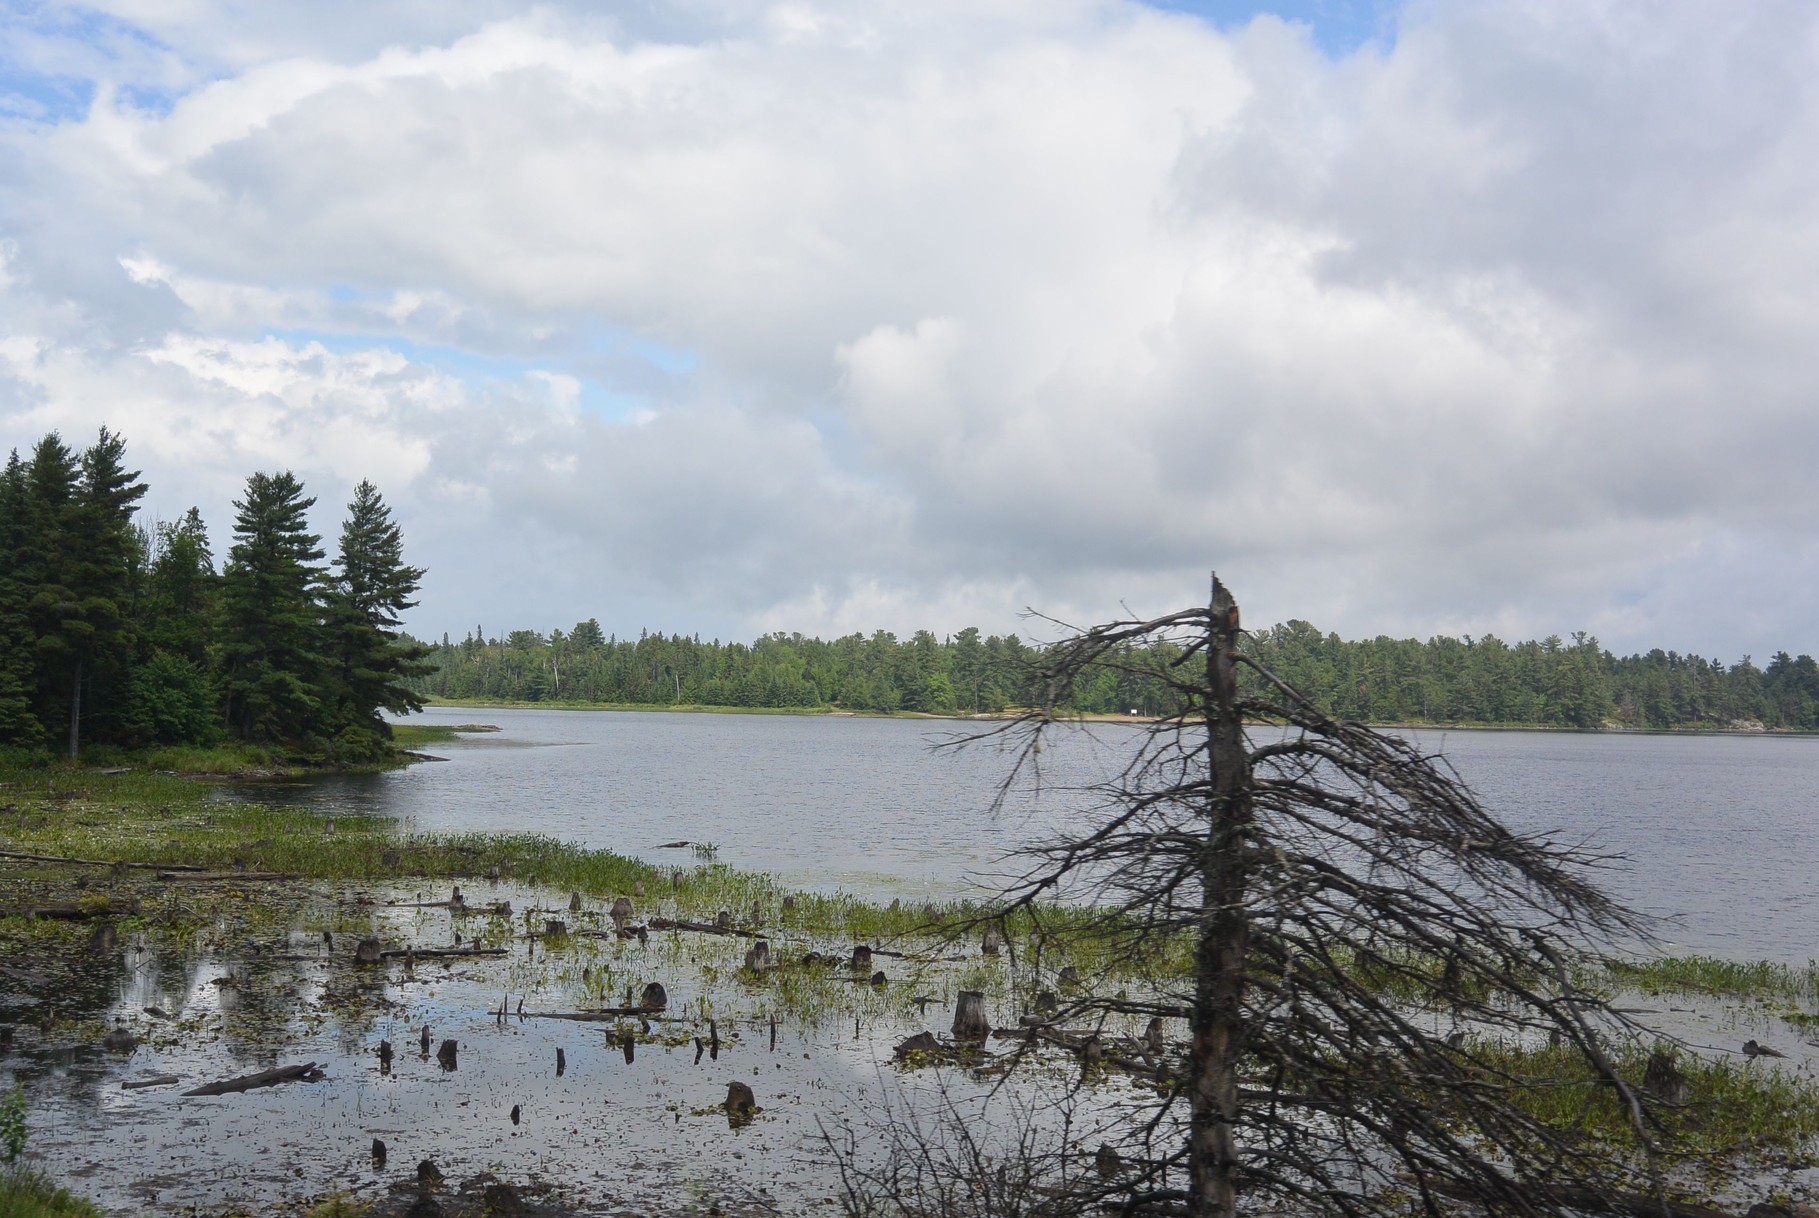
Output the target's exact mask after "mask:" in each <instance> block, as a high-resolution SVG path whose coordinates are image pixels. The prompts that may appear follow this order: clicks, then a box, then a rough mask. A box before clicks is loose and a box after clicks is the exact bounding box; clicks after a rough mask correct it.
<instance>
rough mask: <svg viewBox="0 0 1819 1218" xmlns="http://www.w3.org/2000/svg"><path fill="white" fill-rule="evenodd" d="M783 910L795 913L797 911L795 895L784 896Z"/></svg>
mask: <svg viewBox="0 0 1819 1218" xmlns="http://www.w3.org/2000/svg"><path fill="white" fill-rule="evenodd" d="M783 912H784V913H795V912H796V898H795V897H784V898H783Z"/></svg>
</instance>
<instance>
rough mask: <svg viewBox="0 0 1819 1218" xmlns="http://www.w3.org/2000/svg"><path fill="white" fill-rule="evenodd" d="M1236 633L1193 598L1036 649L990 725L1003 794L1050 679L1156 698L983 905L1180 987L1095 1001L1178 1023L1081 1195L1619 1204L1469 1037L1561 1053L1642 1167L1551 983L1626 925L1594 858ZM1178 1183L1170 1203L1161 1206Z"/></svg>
mask: <svg viewBox="0 0 1819 1218" xmlns="http://www.w3.org/2000/svg"><path fill="white" fill-rule="evenodd" d="M1241 638H1242V631H1241V629H1240V624H1239V618H1238V607H1237V605H1236V603H1235V602H1234V601H1233V599H1232V596H1231V594H1230V593H1229V592H1228V591H1227V590H1226V588H1225V587H1224V585H1223V584H1221V583H1220V582H1219V581H1218V579H1217V578H1215V579H1214V580H1213V589H1212V598H1211V602H1210V603H1209V604H1208V605H1207V606H1205V607H1203V608H1194V609H1188V610H1184V611H1182V612H1179V613H1173V614H1169V615H1167V616H1165V617H1160V618H1155V619H1153V620H1149V621H1135V620H1132V621H1120V622H1113V623H1110V624H1108V625H1104V626H1098V627H1095V628H1093V629H1091V630H1087V631H1085V632H1083V633H1079V634H1077V635H1075V636H1074V637H1072V638H1071V639H1069V640H1067V641H1064V642H1062V643H1060V644H1058V645H1056V646H1054V647H1052V648H1051V649H1049V650H1048V651H1047V652H1046V653H1045V654H1044V656H1043V658H1042V660H1041V661H1040V667H1039V670H1038V675H1039V678H1040V682H1041V686H1040V688H1041V691H1042V693H1041V697H1040V699H1039V700H1038V703H1039V704H1038V705H1037V707H1036V709H1034V710H1032V711H1031V712H1029V713H1027V714H1025V715H1023V716H1022V717H1021V718H1020V719H1018V720H1016V721H1015V722H1013V723H1010V724H1007V725H1004V726H1001V727H999V728H996V729H994V730H993V731H991V732H989V733H987V734H986V737H996V738H997V739H999V740H1004V739H1007V738H1009V739H1011V740H1012V741H1014V742H1015V744H1016V745H1017V747H1018V752H1017V756H1018V758H1019V760H1018V762H1017V765H1016V767H1015V770H1016V771H1019V772H1021V777H1020V776H1019V773H1017V772H1014V773H1013V775H1012V777H1011V778H1010V779H1008V780H1007V782H1006V786H1005V789H1006V791H1007V792H1008V791H1010V790H1012V789H1013V788H1014V787H1015V786H1016V784H1018V783H1019V782H1021V781H1022V779H1023V778H1027V777H1028V775H1029V774H1030V773H1031V772H1032V770H1033V769H1034V767H1036V766H1038V765H1040V763H1041V757H1040V754H1041V751H1042V745H1043V740H1044V737H1045V736H1046V735H1048V734H1049V733H1052V732H1053V731H1055V730H1057V729H1058V728H1060V727H1063V726H1066V719H1067V715H1066V712H1065V709H1064V708H1066V706H1067V705H1068V703H1069V699H1070V696H1071V695H1072V693H1073V691H1074V689H1075V688H1076V687H1077V686H1079V685H1082V684H1084V683H1085V682H1086V681H1088V680H1091V679H1095V678H1097V677H1100V676H1102V675H1103V673H1104V672H1105V670H1107V669H1111V670H1116V671H1119V672H1120V673H1124V674H1132V675H1136V676H1140V677H1142V678H1144V679H1148V680H1152V681H1159V682H1160V683H1161V684H1162V685H1163V686H1165V687H1166V689H1167V690H1168V692H1169V695H1170V697H1171V698H1172V699H1173V706H1174V708H1175V709H1174V712H1173V713H1172V714H1170V715H1168V716H1166V717H1165V718H1162V719H1161V720H1160V721H1158V722H1156V723H1154V724H1153V725H1150V726H1148V727H1147V728H1146V729H1144V730H1143V731H1142V732H1141V734H1140V735H1139V737H1138V739H1137V742H1136V744H1135V745H1134V746H1133V748H1132V750H1131V753H1130V756H1129V760H1128V763H1127V764H1125V765H1124V766H1123V767H1122V769H1121V771H1120V772H1119V773H1117V774H1116V775H1115V776H1114V777H1113V778H1111V779H1110V780H1109V781H1107V782H1105V783H1103V784H1101V785H1099V786H1097V787H1095V788H1092V792H1093V795H1094V802H1095V803H1096V804H1097V808H1098V810H1097V812H1096V813H1095V815H1094V816H1093V817H1092V818H1091V819H1090V821H1089V822H1088V823H1089V824H1090V825H1091V827H1090V828H1087V829H1084V830H1082V831H1081V832H1078V833H1076V834H1072V835H1069V836H1065V837H1062V838H1060V839H1057V840H1053V841H1049V842H1046V843H1042V844H1039V845H1037V846H1036V847H1033V848H1032V849H1030V850H1029V851H1028V852H1027V853H1028V855H1029V856H1030V858H1031V860H1032V861H1031V865H1030V869H1029V870H1028V871H1027V873H1026V874H1024V875H1023V876H1022V877H1021V878H1020V879H1019V880H1018V881H1016V882H1015V883H1014V884H1013V885H1011V886H1010V888H1009V889H1008V890H1007V892H1006V893H1005V896H1004V898H1003V899H1002V900H1001V901H1000V902H999V903H998V904H997V906H996V907H995V908H993V909H991V910H989V911H988V912H987V913H986V914H984V915H982V920H983V919H984V918H990V919H993V920H997V919H1001V918H1004V917H1006V916H1008V915H1011V914H1016V913H1021V914H1022V915H1024V916H1027V917H1029V918H1032V919H1034V920H1035V921H1036V922H1037V923H1038V927H1040V924H1041V922H1042V920H1043V915H1044V911H1045V909H1047V908H1052V905H1053V903H1054V902H1055V901H1056V900H1057V899H1058V898H1065V899H1067V900H1069V901H1079V900H1083V899H1084V900H1087V901H1090V902H1091V903H1092V906H1093V908H1094V910H1095V913H1094V917H1093V919H1092V923H1091V925H1092V929H1093V932H1094V933H1098V934H1102V935H1105V936H1110V937H1112V938H1114V939H1116V940H1117V941H1118V944H1119V947H1120V949H1121V950H1120V952H1119V956H1120V958H1122V959H1127V960H1143V959H1159V958H1160V957H1161V956H1162V955H1163V952H1162V950H1161V949H1163V948H1164V947H1165V946H1167V945H1168V944H1170V943H1179V942H1180V940H1181V937H1182V936H1190V937H1191V942H1192V944H1193V972H1192V976H1191V977H1189V978H1185V979H1183V978H1181V977H1179V976H1178V975H1177V976H1173V977H1171V976H1168V975H1166V974H1162V973H1160V972H1159V973H1158V974H1157V975H1156V977H1155V983H1154V984H1155V998H1154V1001H1153V1003H1143V1002H1138V1003H1132V1002H1129V1001H1124V1002H1121V1003H1119V1004H1118V1005H1117V1007H1116V1009H1117V1010H1119V1011H1121V1012H1123V1013H1125V1014H1137V1015H1153V1016H1156V1017H1161V1018H1177V1017H1180V1016H1182V1015H1183V1014H1185V1015H1186V1018H1187V1021H1188V1025H1189V1031H1190V1033H1191V1041H1190V1048H1189V1051H1188V1059H1187V1062H1186V1064H1185V1068H1184V1069H1182V1070H1181V1071H1180V1073H1179V1077H1178V1078H1177V1079H1176V1080H1175V1082H1174V1083H1173V1084H1172V1086H1171V1087H1170V1088H1169V1089H1168V1090H1166V1092H1165V1093H1164V1094H1163V1095H1162V1097H1161V1099H1160V1100H1159V1104H1160V1108H1159V1110H1158V1111H1157V1112H1156V1113H1154V1114H1153V1119H1151V1120H1149V1121H1148V1122H1147V1123H1146V1124H1143V1125H1142V1126H1141V1128H1139V1129H1138V1130H1136V1131H1135V1132H1133V1134H1132V1138H1131V1142H1132V1145H1130V1146H1128V1147H1126V1149H1127V1151H1128V1152H1129V1153H1128V1154H1127V1156H1126V1158H1127V1162H1129V1163H1131V1164H1132V1165H1133V1166H1132V1168H1131V1170H1130V1171H1129V1172H1128V1173H1127V1174H1125V1175H1124V1176H1122V1177H1120V1179H1119V1180H1118V1181H1117V1182H1116V1184H1110V1183H1108V1184H1105V1185H1104V1186H1103V1187H1104V1188H1105V1189H1106V1190H1107V1196H1108V1197H1109V1196H1110V1194H1111V1192H1112V1191H1113V1190H1116V1191H1117V1192H1118V1194H1119V1195H1120V1196H1122V1197H1123V1198H1124V1203H1125V1204H1126V1205H1127V1206H1129V1207H1131V1212H1140V1210H1141V1208H1142V1206H1143V1205H1144V1204H1146V1203H1163V1204H1167V1205H1176V1206H1179V1205H1181V1204H1182V1203H1185V1212H1186V1213H1187V1214H1189V1215H1191V1216H1192V1218H1234V1216H1235V1215H1237V1214H1239V1213H1240V1212H1250V1213H1261V1212H1268V1211H1271V1210H1281V1211H1285V1212H1295V1213H1305V1214H1321V1215H1337V1216H1339V1218H1366V1216H1372V1215H1380V1214H1387V1213H1389V1212H1392V1211H1393V1212H1396V1213H1404V1212H1406V1210H1407V1206H1408V1200H1407V1198H1408V1197H1410V1196H1412V1197H1413V1198H1414V1199H1415V1202H1416V1204H1417V1205H1419V1206H1420V1207H1421V1208H1422V1209H1423V1210H1425V1211H1426V1212H1427V1213H1429V1214H1440V1213H1443V1212H1457V1211H1458V1210H1459V1209H1460V1208H1461V1206H1460V1204H1459V1203H1460V1202H1464V1203H1466V1207H1467V1208H1471V1207H1476V1208H1479V1209H1481V1210H1483V1211H1486V1212H1490V1213H1495V1214H1511V1215H1521V1216H1524V1218H1530V1216H1536V1215H1550V1216H1558V1215H1562V1214H1564V1213H1566V1212H1567V1211H1568V1210H1571V1209H1574V1208H1584V1207H1583V1205H1580V1204H1579V1203H1577V1202H1574V1203H1572V1204H1569V1203H1568V1202H1566V1201H1562V1200H1561V1198H1562V1197H1579V1198H1581V1199H1583V1198H1584V1197H1586V1196H1614V1195H1616V1194H1617V1193H1618V1192H1619V1191H1620V1189H1619V1184H1620V1181H1619V1180H1618V1179H1616V1174H1617V1173H1616V1170H1615V1169H1614V1168H1613V1167H1612V1166H1611V1165H1610V1163H1609V1161H1608V1160H1607V1159H1604V1158H1601V1157H1600V1154H1599V1152H1598V1151H1597V1150H1596V1149H1594V1148H1591V1147H1588V1146H1587V1145H1586V1144H1585V1143H1584V1142H1583V1141H1582V1140H1580V1139H1578V1138H1576V1137H1575V1136H1573V1135H1572V1134H1571V1133H1570V1132H1562V1131H1557V1130H1555V1129H1553V1128H1550V1127H1549V1126H1548V1125H1546V1124H1545V1123H1543V1122H1542V1121H1540V1120H1538V1119H1536V1118H1535V1117H1534V1116H1533V1115H1531V1113H1530V1112H1529V1111H1528V1110H1527V1109H1526V1108H1525V1107H1524V1105H1523V1104H1522V1102H1521V1088H1522V1086H1523V1084H1522V1082H1521V1081H1520V1080H1518V1079H1516V1078H1513V1077H1511V1076H1510V1075H1509V1074H1507V1073H1506V1072H1505V1071H1504V1069H1503V1068H1501V1067H1500V1066H1499V1064H1498V1062H1497V1060H1496V1059H1495V1058H1494V1057H1493V1055H1491V1054H1489V1053H1482V1052H1480V1050H1479V1049H1478V1048H1477V1047H1476V1046H1478V1045H1479V1044H1489V1043H1491V1042H1492V1041H1493V1040H1494V1039H1495V1038H1497V1037H1503V1038H1505V1039H1518V1040H1524V1041H1527V1042H1529V1043H1535V1042H1536V1041H1537V1039H1545V1038H1547V1037H1548V1036H1550V1035H1552V1036H1554V1037H1555V1038H1556V1039H1558V1040H1559V1041H1561V1042H1563V1043H1567V1044H1570V1045H1572V1046H1573V1047H1574V1048H1576V1049H1577V1051H1578V1055H1579V1057H1580V1058H1582V1059H1583V1062H1584V1063H1585V1066H1586V1068H1587V1069H1589V1071H1590V1072H1591V1073H1592V1074H1593V1075H1594V1076H1596V1077H1598V1078H1599V1079H1601V1080H1602V1082H1603V1083H1604V1084H1605V1085H1607V1086H1608V1087H1609V1088H1611V1089H1613V1091H1614V1092H1615V1094H1616V1095H1617V1096H1618V1097H1619V1099H1620V1102H1621V1104H1622V1105H1623V1107H1624V1109H1625V1111H1626V1112H1628V1113H1629V1115H1630V1119H1631V1123H1632V1126H1633V1128H1634V1130H1635V1133H1636V1136H1637V1139H1638V1142H1639V1146H1640V1148H1641V1150H1642V1161H1643V1162H1644V1163H1645V1164H1647V1165H1648V1166H1649V1168H1650V1170H1651V1173H1652V1167H1653V1153H1654V1152H1653V1148H1652V1144H1651V1142H1650V1140H1649V1135H1648V1127H1649V1116H1650V1114H1649V1111H1648V1105H1650V1104H1651V1103H1652V1102H1653V1101H1652V1100H1651V1099H1650V1098H1649V1097H1647V1096H1645V1095H1643V1094H1642V1093H1641V1091H1640V1089H1639V1088H1632V1087H1631V1085H1630V1084H1629V1083H1628V1082H1626V1081H1625V1080H1624V1079H1622V1078H1621V1077H1619V1076H1618V1073H1617V1071H1616V1069H1615V1068H1614V1066H1613V1065H1612V1059H1611V1055H1610V1053H1609V1052H1608V1051H1607V1048H1606V1045H1607V1044H1608V1043H1609V1042H1610V1041H1611V1040H1612V1039H1613V1038H1614V1037H1615V1036H1618V1035H1621V1034H1623V1033H1624V1032H1625V1031H1626V1030H1627V1029H1626V1025H1625V1022H1624V1020H1623V1017H1622V1016H1621V1015H1620V1014H1619V1013H1617V1012H1615V1011H1613V1010H1611V1009H1610V1008H1609V1007H1608V1006H1607V1005H1606V1004H1604V1003H1603V1002H1601V1001H1600V1000H1599V999H1598V998H1597V997H1596V996H1595V995H1592V994H1588V993H1586V992H1584V991H1582V990H1579V989H1578V988H1576V986H1575V983H1574V980H1573V976H1574V974H1573V969H1572V964H1573V962H1574V960H1575V959H1576V958H1578V957H1579V956H1580V955H1581V954H1582V953H1584V952H1587V951H1589V950H1592V949H1595V948H1597V947H1599V946H1603V945H1606V944H1608V943H1609V942H1610V941H1611V940H1612V939H1614V938H1617V937H1620V936H1639V935H1644V934H1645V933H1646V931H1645V928H1644V926H1643V925H1642V923H1641V920H1640V918H1639V917H1638V916H1637V915H1634V914H1632V913H1630V912H1629V911H1627V910H1626V909H1624V908H1623V907H1621V906H1620V905H1618V904H1617V903H1615V902H1614V901H1612V900H1611V899H1610V898H1608V897H1607V896H1605V895H1604V894H1603V893H1602V892H1601V891H1600V890H1599V889H1598V888H1597V887H1596V886H1595V885H1594V884H1593V883H1592V882H1591V881H1590V880H1589V879H1588V878H1587V871H1588V868H1590V867H1592V866H1595V865H1596V864H1598V863H1600V862H1604V861H1608V860H1602V859H1599V858H1598V857H1597V856H1595V855H1592V854H1590V853H1589V852H1587V851H1586V850H1584V849H1583V848H1580V847H1576V846H1562V845H1559V844H1556V843H1554V842H1550V841H1547V840H1541V839H1538V838H1533V837H1524V836H1521V835H1518V834H1515V833H1512V832H1510V831H1509V830H1507V829H1505V828H1504V827H1503V826H1502V825H1501V824H1499V823H1498V822H1497V821H1496V820H1495V819H1494V818H1493V817H1491V816H1490V815H1489V814H1488V813H1487V812H1486V811H1485V810H1484V808H1483V807H1482V806H1480V804H1479V802H1478V800H1477V798H1476V797H1475V796H1474V795H1473V794H1472V792H1471V791H1470V790H1469V789H1468V788H1467V787H1466V785H1465V784H1464V782H1463V781H1462V780H1461V779H1460V778H1459V777H1458V776H1457V775H1456V774H1455V773H1454V772H1453V771H1452V770H1451V769H1450V768H1449V767H1448V766H1447V765H1446V764H1445V762H1444V761H1442V760H1440V759H1439V758H1435V757H1430V756H1425V755H1423V754H1422V753H1421V752H1420V751H1418V750H1417V749H1416V748H1415V747H1414V746H1413V745H1411V744H1409V743H1407V742H1406V741H1404V740H1401V739H1399V738H1396V737H1393V736H1387V735H1383V734H1379V733H1378V732H1375V731H1372V730H1370V729H1368V728H1365V727H1362V726H1360V725H1358V724H1354V723H1345V722H1339V721H1336V720H1334V719H1332V718H1330V717H1329V716H1327V715H1326V714H1324V713H1323V712H1322V711H1321V710H1320V709H1319V708H1318V707H1316V706H1315V705H1314V704H1313V703H1311V702H1310V701H1308V700H1307V699H1306V698H1304V697H1302V696H1301V695H1300V694H1298V693H1297V692H1296V691H1295V690H1293V689H1291V688H1290V687H1289V686H1287V685H1286V684H1285V683H1283V682H1282V681H1280V680H1278V679H1277V678H1276V677H1275V676H1274V675H1272V674H1271V673H1270V672H1269V671H1267V670H1266V669H1265V668H1264V667H1262V666H1261V665H1260V664H1258V663H1257V662H1256V661H1255V660H1254V659H1252V658H1251V657H1249V656H1247V655H1246V654H1245V653H1244V651H1243V650H1242V648H1241ZM1241 675H1242V676H1243V678H1244V680H1243V682H1242V685H1243V688H1242V689H1241V682H1240V677H1241ZM982 738H984V737H978V736H975V737H973V738H972V739H973V740H979V739H982ZM1098 1001H1099V1000H1095V999H1094V998H1093V997H1091V996H1090V995H1087V996H1081V997H1078V998H1077V999H1075V1000H1074V1002H1073V1006H1072V1009H1073V1010H1074V1011H1075V1012H1076V1013H1090V1012H1092V1011H1093V1009H1094V1007H1095V1004H1096V1002H1098ZM1100 1009H1103V1010H1108V1011H1109V1010H1110V1009H1112V1008H1111V1006H1110V1004H1105V1005H1104V1006H1102V1007H1101V1008H1100ZM1449 1026H1451V1027H1455V1028H1469V1029H1471V1030H1472V1032H1473V1033H1474V1034H1475V1036H1474V1037H1461V1036H1456V1035H1449ZM1478 1038H1482V1039H1478ZM1183 1168H1185V1169H1186V1171H1185V1176H1186V1179H1187V1182H1188V1187H1187V1188H1186V1189H1185V1190H1181V1189H1179V1188H1173V1189H1171V1188H1168V1187H1165V1183H1166V1182H1167V1178H1168V1175H1171V1174H1172V1176H1173V1179H1174V1180H1175V1181H1179V1180H1180V1179H1181V1178H1182V1175H1183V1172H1182V1169H1183ZM1632 1187H1633V1185H1632ZM1663 1200H1665V1199H1663Z"/></svg>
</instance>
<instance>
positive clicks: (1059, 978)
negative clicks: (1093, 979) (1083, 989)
mask: <svg viewBox="0 0 1819 1218" xmlns="http://www.w3.org/2000/svg"><path fill="white" fill-rule="evenodd" d="M1055 983H1056V984H1057V985H1059V986H1060V987H1061V988H1062V989H1078V988H1079V986H1080V970H1079V969H1077V968H1075V967H1074V966H1073V965H1071V964H1070V965H1068V966H1067V967H1066V968H1064V969H1062V970H1061V971H1060V972H1059V973H1057V974H1055Z"/></svg>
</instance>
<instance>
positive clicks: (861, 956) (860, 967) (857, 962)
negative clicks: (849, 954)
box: [850, 943, 872, 973]
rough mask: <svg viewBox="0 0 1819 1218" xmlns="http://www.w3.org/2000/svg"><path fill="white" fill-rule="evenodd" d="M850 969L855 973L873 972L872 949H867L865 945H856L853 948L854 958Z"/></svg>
mask: <svg viewBox="0 0 1819 1218" xmlns="http://www.w3.org/2000/svg"><path fill="white" fill-rule="evenodd" d="M850 967H851V968H852V970H853V971H854V972H855V973H869V972H871V971H872V949H871V948H869V947H867V946H866V945H865V944H863V943H860V944H857V945H855V946H854V948H853V958H852V960H851V962H850Z"/></svg>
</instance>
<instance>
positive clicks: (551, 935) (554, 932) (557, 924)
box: [543, 918, 568, 939]
mask: <svg viewBox="0 0 1819 1218" xmlns="http://www.w3.org/2000/svg"><path fill="white" fill-rule="evenodd" d="M566 934H568V923H567V922H566V921H564V920H563V919H561V918H545V919H544V920H543V937H544V938H546V939H560V938H561V937H562V936H563V935H566Z"/></svg>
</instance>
